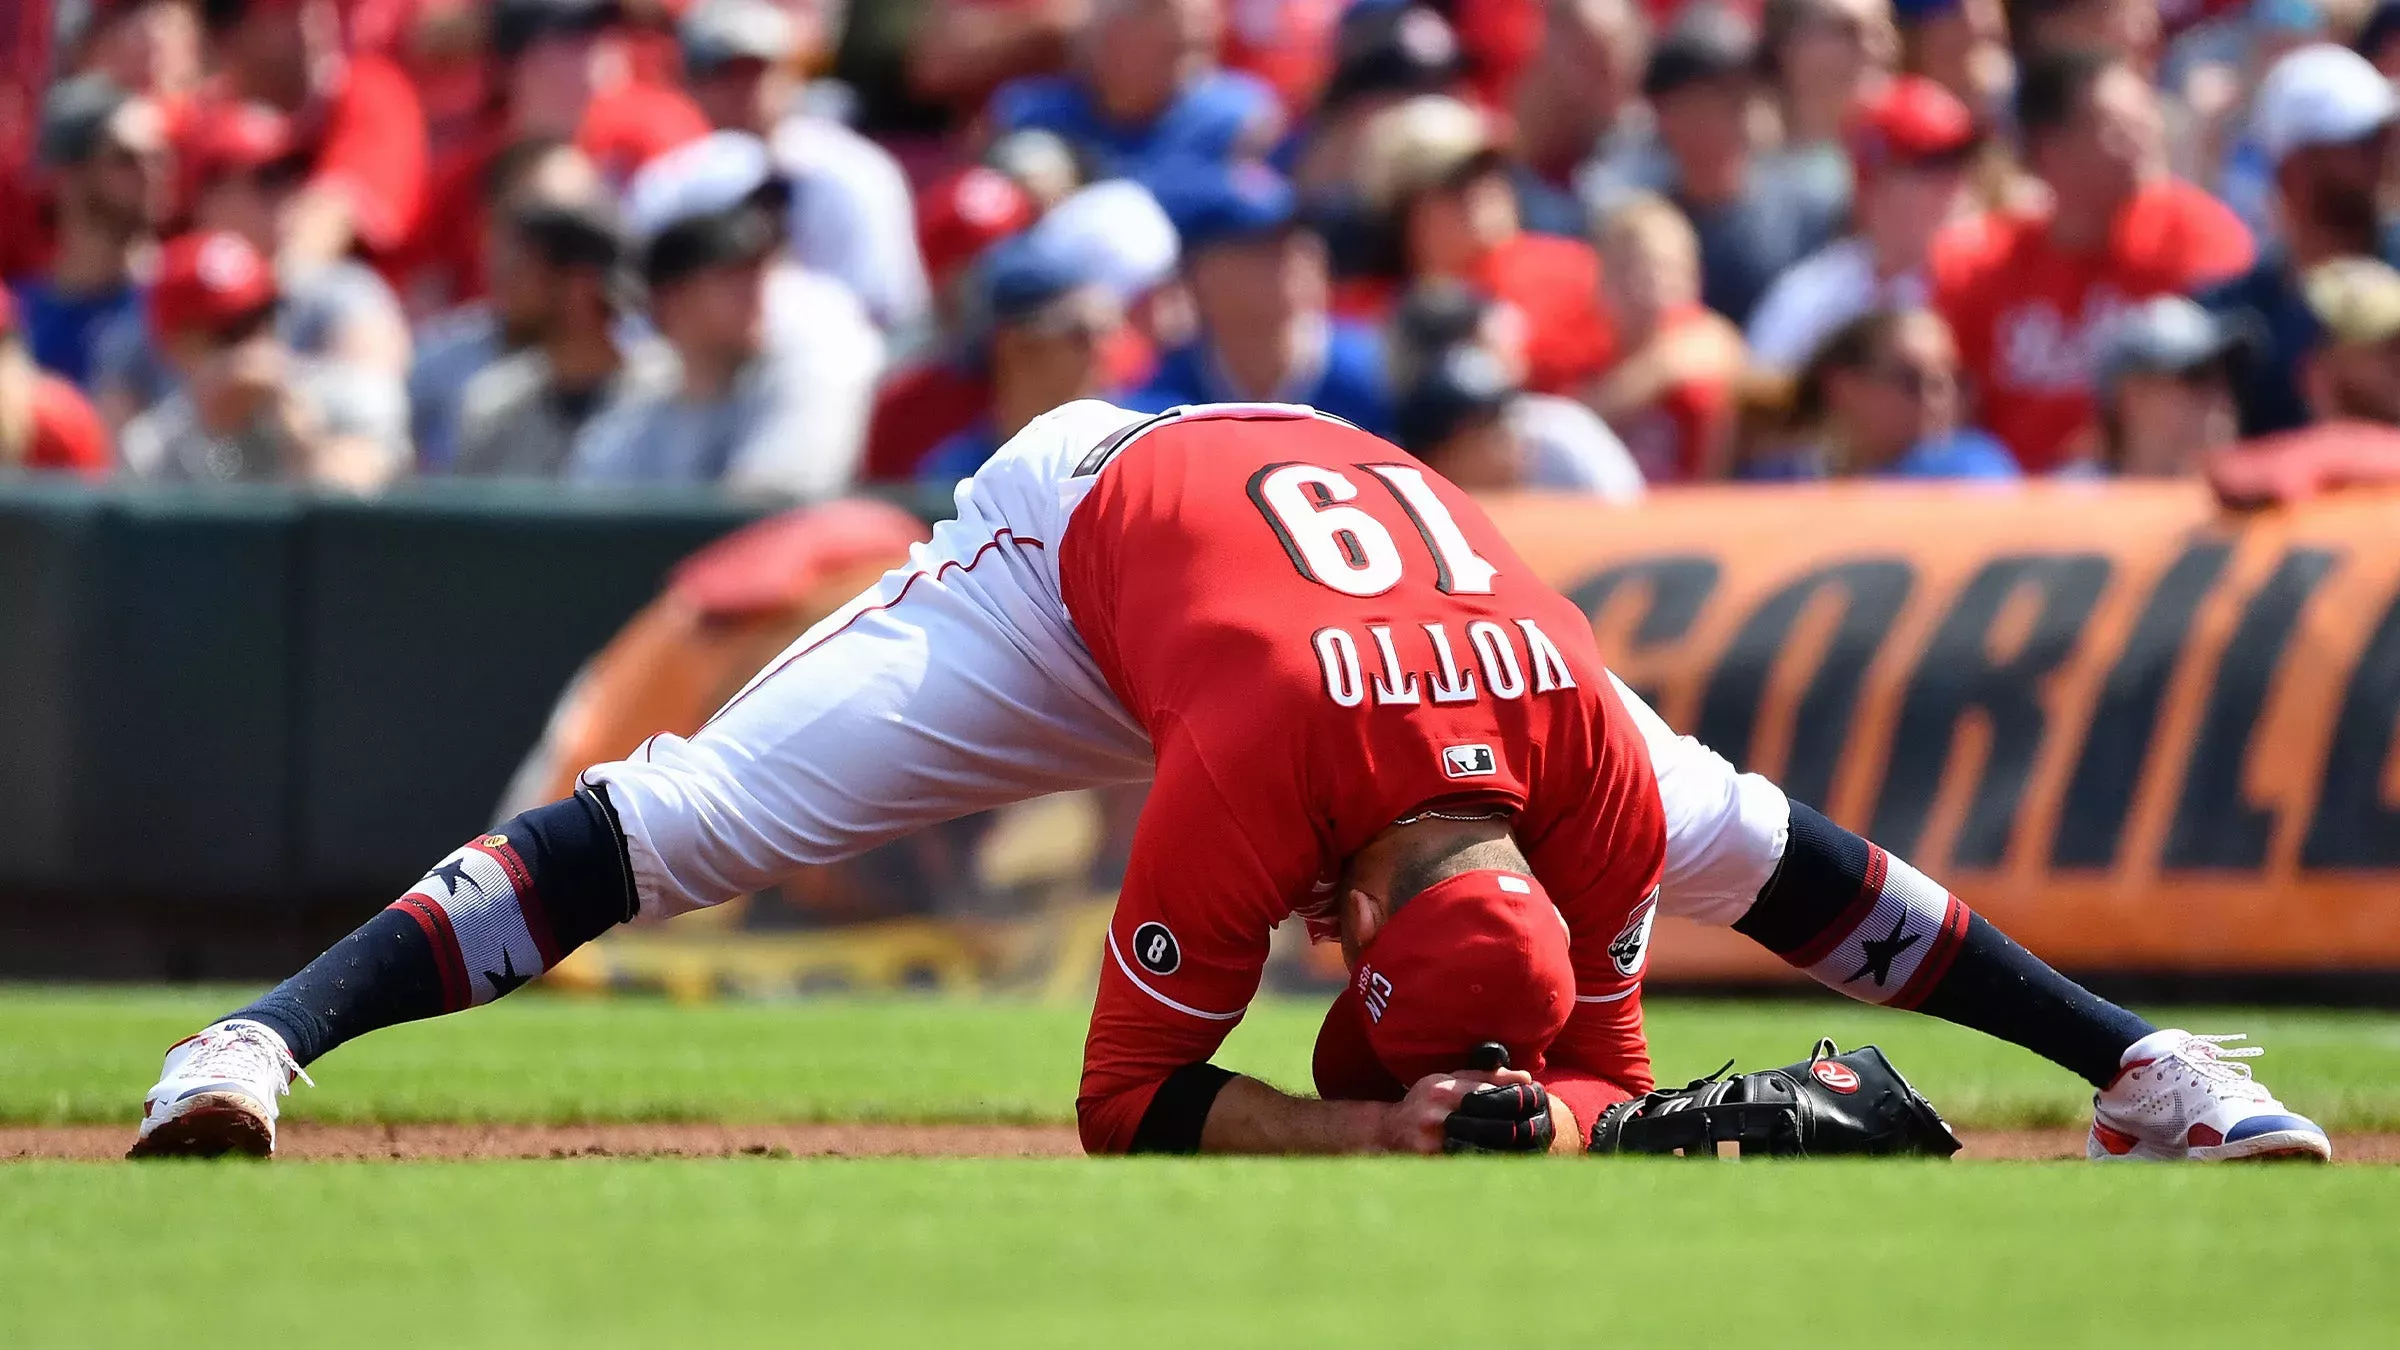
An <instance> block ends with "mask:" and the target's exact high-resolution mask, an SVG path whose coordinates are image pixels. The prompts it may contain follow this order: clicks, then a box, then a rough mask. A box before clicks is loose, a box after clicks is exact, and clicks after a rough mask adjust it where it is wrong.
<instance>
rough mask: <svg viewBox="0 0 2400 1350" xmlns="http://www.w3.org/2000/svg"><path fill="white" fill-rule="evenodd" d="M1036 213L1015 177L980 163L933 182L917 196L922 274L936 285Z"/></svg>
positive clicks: (1017, 228)
mask: <svg viewBox="0 0 2400 1350" xmlns="http://www.w3.org/2000/svg"><path fill="white" fill-rule="evenodd" d="M1038 214H1040V213H1039V212H1037V211H1036V210H1035V209H1034V205H1033V198H1031V197H1028V196H1026V195H1025V189H1023V188H1021V187H1018V186H1017V184H1016V180H1014V179H1012V178H1010V177H1009V176H1008V175H1007V174H1004V173H1002V172H1000V171H999V170H997V169H991V168H986V167H984V166H983V165H981V164H970V165H968V166H967V167H966V168H963V169H961V170H959V171H958V172H956V173H954V174H951V175H950V176H949V177H947V178H944V179H942V180H940V181H939V182H936V183H934V184H933V185H932V186H931V187H928V188H926V189H925V192H924V195H922V196H920V197H919V198H918V199H917V247H918V249H919V250H921V251H922V252H923V253H924V255H925V273H926V275H927V276H930V277H932V278H933V279H934V281H935V282H936V283H937V284H938V283H939V282H940V281H941V279H942V278H944V277H946V276H948V275H950V273H951V272H953V271H955V270H957V269H958V268H960V267H963V266H965V265H966V264H967V263H969V262H972V261H974V259H975V255H976V254H978V253H981V252H983V250H984V248H985V246H986V245H989V244H991V243H993V242H994V241H996V240H1000V239H1005V238H1007V237H1008V236H1010V235H1012V234H1015V233H1016V232H1017V231H1019V230H1021V229H1024V228H1025V227H1026V226H1028V225H1031V224H1032V223H1033V221H1034V217H1035V216H1036V215H1038Z"/></svg>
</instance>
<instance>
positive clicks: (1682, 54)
mask: <svg viewBox="0 0 2400 1350" xmlns="http://www.w3.org/2000/svg"><path fill="white" fill-rule="evenodd" d="M1757 63H1758V34H1757V33H1756V32H1755V31H1753V30H1752V29H1751V27H1750V25H1749V23H1748V22H1747V21H1745V20H1744V19H1743V18H1742V17H1741V16H1740V15H1738V14H1736V13H1734V12H1733V11H1731V10H1729V9H1725V8H1723V7H1721V6H1719V5H1714V4H1706V3H1703V4H1698V5H1694V6H1692V7H1691V8H1690V9H1687V10H1685V11H1684V12H1683V16H1682V17H1681V18H1679V19H1677V20H1676V21H1675V25H1674V27H1672V28H1669V29H1668V30H1667V31H1666V33H1665V34H1663V35H1662V36H1660V38H1659V40H1658V45H1657V46H1655V47H1653V48H1651V51H1650V65H1649V68H1648V69H1646V70H1644V71H1643V72H1642V97H1644V98H1648V99H1656V98H1658V97H1660V96H1661V95H1665V94H1671V93H1673V92H1675V91H1676V90H1678V89H1682V88H1684V87H1686V86H1689V85H1695V84H1701V83H1704V82H1706V81H1709V80H1717V79H1723V78H1725V77H1726V76H1729V75H1745V76H1746V75H1750V74H1752V73H1754V72H1755V70H1756V69H1757Z"/></svg>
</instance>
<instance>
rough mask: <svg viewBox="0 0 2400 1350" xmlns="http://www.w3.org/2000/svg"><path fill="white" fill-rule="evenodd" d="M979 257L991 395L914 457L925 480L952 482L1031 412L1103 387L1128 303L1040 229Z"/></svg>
mask: <svg viewBox="0 0 2400 1350" xmlns="http://www.w3.org/2000/svg"><path fill="white" fill-rule="evenodd" d="M977 266H978V272H977V275H976V278H975V281H974V282H973V283H972V284H973V285H975V286H976V288H977V290H978V296H977V298H978V300H979V301H980V307H981V308H983V309H984V310H985V311H986V312H988V313H989V314H990V315H991V322H992V332H991V338H990V343H991V372H992V402H991V406H990V407H989V408H988V409H986V410H985V412H984V413H983V415H982V416H980V417H977V418H976V419H975V420H974V421H973V422H971V423H969V424H968V425H967V426H966V427H965V428H964V429H963V430H960V431H958V432H956V433H955V434H953V435H951V436H950V437H949V438H948V439H946V440H943V441H942V442H940V443H939V444H937V445H935V446H934V447H933V449H932V450H931V451H929V452H927V454H926V456H925V458H924V460H922V461H921V462H920V464H919V466H918V476H919V477H921V478H923V479H924V480H925V481H927V482H939V483H954V482H957V481H958V480H959V479H962V478H965V477H967V476H969V475H970V474H972V473H974V472H975V470H977V469H979V468H981V467H982V466H983V462H984V461H985V460H987V459H990V458H991V457H992V455H993V453H994V452H996V451H998V450H999V448H1000V447H1001V446H1002V445H1004V444H1006V443H1007V441H1008V438H1009V437H1011V436H1014V435H1016V434H1017V433H1018V432H1019V431H1022V430H1023V429H1024V428H1025V424H1026V423H1028V422H1031V421H1032V420H1033V419H1034V418H1036V417H1039V416H1041V415H1042V414H1043V413H1046V412H1048V411H1050V410H1051V409H1052V408H1055V407H1057V406H1059V405H1060V404H1062V403H1072V402H1074V401H1075V400H1076V399H1079V398H1097V397H1101V396H1103V395H1105V394H1107V393H1108V392H1109V391H1108V390H1107V389H1106V388H1104V387H1103V381H1104V379H1105V378H1106V377H1105V371H1106V369H1107V364H1106V362H1105V360H1104V359H1103V358H1104V356H1105V354H1106V350H1107V347H1108V343H1109V340H1110V339H1111V338H1113V337H1115V336H1116V333H1117V330H1118V329H1119V328H1120V327H1122V326H1123V324H1124V322H1125V311H1124V307H1123V305H1122V303H1121V302H1120V301H1119V300H1118V298H1117V293H1116V290H1115V289H1114V288H1113V287H1111V286H1110V285H1109V283H1108V278H1107V276H1106V275H1105V273H1104V271H1103V269H1102V268H1101V267H1099V266H1097V265H1095V264H1094V263H1093V261H1092V259H1091V255H1090V254H1089V253H1088V252H1085V251H1083V250H1077V249H1071V248H1065V247H1061V246H1060V245H1059V243H1058V241H1057V240H1055V239H1053V238H1051V237H1048V236H1045V235H1044V234H1043V233H1042V232H1041V231H1040V230H1038V229H1037V230H1034V231H1031V232H1029V233H1026V234H1020V235H1017V236H1015V237H1013V238H1009V239H1004V240H1002V241H1000V242H999V243H997V244H994V245H993V246H992V248H991V251H990V252H988V253H986V254H985V255H984V256H983V260H982V261H981V262H980V263H979V264H978V265H977Z"/></svg>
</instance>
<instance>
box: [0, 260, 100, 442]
mask: <svg viewBox="0 0 2400 1350" xmlns="http://www.w3.org/2000/svg"><path fill="white" fill-rule="evenodd" d="M108 468H109V448H108V429H107V428H106V427H103V426H101V425H100V415H99V414H98V413H95V412H93V411H92V405H91V404H90V403H87V402H85V401H84V397H83V395H82V394H81V393H80V392H78V391H77V390H76V388H75V386H74V385H71V384H69V383H67V382H66V381H65V380H62V379H60V378H58V377H57V376H56V375H53V374H51V373H49V372H48V371H46V370H43V369H42V368H40V367H39V366H36V365H35V364H34V363H33V354H32V353H31V352H30V351H28V350H27V349H26V346H25V338H24V335H23V334H22V333H20V332H19V331H18V329H17V311H16V305H15V303H14V302H12V301H11V300H10V299H9V298H8V292H7V291H4V290H0V470H4V469H54V470H65V471H67V472H70V473H79V474H83V475H84V476H86V477H98V476H100V475H102V474H105V473H107V472H108Z"/></svg>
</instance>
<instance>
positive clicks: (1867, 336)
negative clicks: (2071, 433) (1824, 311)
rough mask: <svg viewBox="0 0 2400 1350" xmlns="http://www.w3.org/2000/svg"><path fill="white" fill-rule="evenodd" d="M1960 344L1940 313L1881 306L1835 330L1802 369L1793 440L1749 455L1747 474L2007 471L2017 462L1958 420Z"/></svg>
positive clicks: (1986, 474) (1985, 474)
mask: <svg viewBox="0 0 2400 1350" xmlns="http://www.w3.org/2000/svg"><path fill="white" fill-rule="evenodd" d="M1961 403H1962V399H1961V397H1960V392H1959V378H1958V347H1957V346H1956V344H1955V343H1953V342H1952V341H1951V338H1950V329H1949V326H1948V325H1947V324H1944V323H1943V322H1942V319H1941V316H1940V315H1938V314H1935V313H1934V312H1933V311H1931V310H1925V309H1881V310H1876V311H1875V312H1873V313H1871V314H1866V315H1863V316H1861V317H1859V318H1856V319H1853V320H1851V321H1850V322H1849V323H1847V324H1844V325H1843V326H1841V327H1840V328H1837V329H1835V330H1834V332H1833V335H1832V336H1831V337H1829V338H1827V339H1826V340H1825V343H1824V345H1823V346H1821V347H1819V348H1818V349H1817V354H1816V356H1815V357H1814V358H1813V359H1811V360H1810V361H1809V363H1808V366H1807V368H1806V369H1804V370H1803V371H1802V372H1801V374H1800V380H1799V387H1798V389H1797V391H1796V393H1795V395H1794V399H1793V417H1792V421H1793V425H1794V426H1795V427H1796V428H1798V429H1799V430H1800V431H1801V432H1802V436H1803V439H1802V441H1801V443H1800V444H1798V445H1795V446H1791V447H1789V448H1787V449H1784V450H1782V451H1779V452H1777V453H1775V454H1773V455H1769V456H1767V457H1764V458H1762V459H1760V460H1757V461H1754V462H1753V463H1752V464H1751V465H1750V466H1749V469H1748V470H1747V472H1746V474H1745V476H1746V477H1751V478H1767V479H1798V478H1949V479H1973V478H1981V479H2011V478H2015V477H2017V476H2018V469H2017V461H2016V457H2015V456H2014V455H2011V454H2010V453H2009V452H2008V448H2007V447H2006V446H2004V445H2002V444H2000V442H1998V441H1996V440H1994V439H1992V438H1991V437H1990V436H1988V435H1986V434H1985V433H1983V432H1981V431H1978V430H1975V429H1974V428H1972V427H1961V426H1960V425H1959V409H1960V405H1961Z"/></svg>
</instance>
